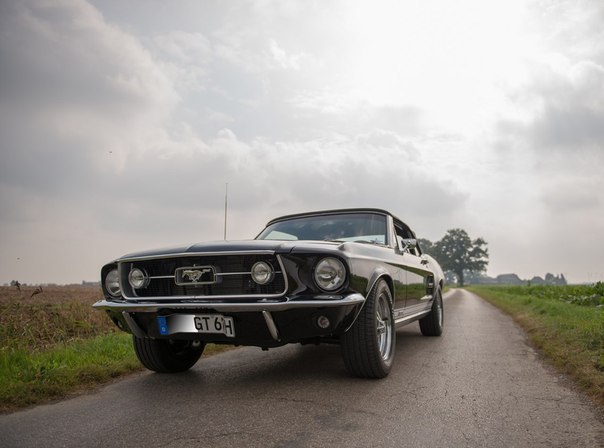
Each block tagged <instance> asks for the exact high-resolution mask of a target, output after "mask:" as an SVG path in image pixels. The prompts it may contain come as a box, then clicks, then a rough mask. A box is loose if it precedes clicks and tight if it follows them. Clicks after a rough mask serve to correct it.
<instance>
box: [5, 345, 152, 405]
mask: <svg viewBox="0 0 604 448" xmlns="http://www.w3.org/2000/svg"><path fill="white" fill-rule="evenodd" d="M138 370H141V366H140V364H139V362H138V360H137V359H136V356H135V354H134V351H133V350H132V340H131V336H130V335H127V334H125V333H121V334H118V333H112V334H104V335H100V336H96V337H94V338H92V339H86V340H79V341H72V342H70V343H68V344H62V345H56V346H54V347H52V348H49V349H46V350H42V351H34V352H31V351H28V350H27V349H23V348H18V349H14V350H3V352H2V354H1V356H0V411H7V410H11V409H14V408H18V407H23V406H28V405H32V404H37V403H41V402H44V401H48V400H51V399H56V398H61V397H64V396H66V395H68V394H72V393H74V392H77V391H81V390H86V389H91V388H93V387H95V386H98V385H100V384H103V383H106V382H108V381H110V380H111V379H113V378H116V377H118V376H120V375H124V374H126V373H131V372H135V371H138Z"/></svg>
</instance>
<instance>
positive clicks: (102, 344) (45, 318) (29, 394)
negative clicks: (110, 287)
mask: <svg viewBox="0 0 604 448" xmlns="http://www.w3.org/2000/svg"><path fill="white" fill-rule="evenodd" d="M30 289H31V290H33V288H30ZM30 295H31V291H30V290H28V289H25V288H22V291H17V290H16V289H15V288H7V287H0V412H10V411H14V410H17V409H19V408H23V407H26V406H31V405H34V404H40V403H45V402H48V401H49V400H56V399H60V398H64V397H66V396H69V395H72V394H74V393H78V392H82V391H88V390H93V389H94V388H96V387H98V386H100V385H102V384H106V383H107V382H109V381H111V380H113V379H115V378H118V377H120V376H123V375H126V374H129V373H132V372H136V371H140V370H142V369H143V368H142V366H141V364H140V363H139V361H138V359H137V358H136V355H135V354H134V349H133V347H132V336H131V335H130V334H127V333H123V332H121V331H119V330H118V329H117V328H116V327H115V325H114V324H113V323H112V322H111V320H110V319H109V318H108V317H107V316H106V315H105V314H104V313H102V312H99V311H96V310H93V309H92V304H93V303H94V302H95V301H96V300H98V299H100V297H101V296H100V291H98V290H97V289H95V288H90V287H78V286H69V287H48V288H44V293H43V294H39V295H36V296H33V297H31V296H30ZM230 348H231V346H222V345H220V346H218V345H214V344H208V345H207V346H206V348H205V350H204V356H210V355H212V354H216V353H219V352H222V351H225V350H229V349H230Z"/></svg>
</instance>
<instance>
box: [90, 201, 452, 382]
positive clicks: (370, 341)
mask: <svg viewBox="0 0 604 448" xmlns="http://www.w3.org/2000/svg"><path fill="white" fill-rule="evenodd" d="M443 281H444V276H443V272H442V270H441V268H440V266H439V265H438V263H437V261H436V260H434V259H433V258H432V257H430V256H428V255H426V254H423V253H422V252H421V248H420V247H419V245H418V243H417V239H416V236H415V234H414V233H413V231H412V230H411V229H410V228H409V227H408V226H407V225H406V224H404V223H403V222H402V221H401V220H400V219H398V218H397V217H395V216H393V215H392V214H390V213H388V212H386V211H384V210H379V209H369V208H368V209H344V210H329V211H321V212H312V213H300V214H296V215H288V216H283V217H280V218H276V219H273V220H272V221H270V222H269V223H268V224H267V225H266V228H265V229H264V230H262V232H260V234H259V235H258V236H257V237H256V238H255V239H254V240H249V241H220V242H210V243H203V244H194V245H191V246H184V247H176V248H171V249H164V250H155V251H147V252H139V253H134V254H129V255H126V256H123V257H121V258H118V259H117V260H115V261H113V262H111V263H108V264H106V265H105V266H103V268H102V269H101V285H102V289H103V295H104V300H101V301H99V302H97V303H95V304H94V307H96V308H97V309H100V310H105V311H106V312H107V314H108V315H109V317H110V318H111V319H112V320H113V322H114V323H115V324H116V325H117V326H118V327H119V328H120V329H121V330H124V331H126V332H128V333H131V334H132V336H133V337H132V339H133V345H134V351H135V353H136V355H137V357H138V359H139V360H140V362H141V363H142V364H143V365H144V366H145V367H146V368H148V369H150V370H153V371H155V372H161V373H171V372H181V371H184V370H187V369H189V368H191V367H192V366H193V365H194V364H195V363H196V362H197V361H198V360H199V358H200V356H201V354H202V352H203V349H204V347H205V345H206V344H207V343H217V344H232V345H252V346H258V347H262V348H263V349H268V348H272V347H278V346H281V345H284V344H289V343H302V344H307V343H312V344H317V343H336V344H339V345H340V347H341V354H342V358H343V360H344V365H345V367H346V369H347V370H348V371H349V372H350V373H351V374H352V375H355V376H359V377H365V378H383V377H385V376H387V375H388V373H389V372H390V370H391V368H392V364H393V360H394V353H395V343H396V329H397V328H399V327H400V326H402V325H406V324H409V323H411V322H415V321H419V327H420V330H421V332H422V334H423V335H425V336H440V335H441V333H442V331H443V301H442V288H443Z"/></svg>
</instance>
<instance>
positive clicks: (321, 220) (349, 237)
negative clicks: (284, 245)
mask: <svg viewBox="0 0 604 448" xmlns="http://www.w3.org/2000/svg"><path fill="white" fill-rule="evenodd" d="M256 239H259V240H290V241H291V240H315V241H356V242H363V243H374V244H386V217H385V216H384V215H378V214H373V213H347V214H340V215H316V216H306V217H302V218H293V219H288V220H284V221H278V222H275V223H273V224H271V225H270V226H268V227H267V228H266V229H264V230H263V231H262V233H260V235H258V237H257V238H256Z"/></svg>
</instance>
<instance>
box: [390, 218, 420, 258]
mask: <svg viewBox="0 0 604 448" xmlns="http://www.w3.org/2000/svg"><path fill="white" fill-rule="evenodd" d="M394 228H395V229H396V242H397V244H398V248H399V250H400V251H401V252H406V253H409V254H412V255H416V256H419V254H420V252H419V249H418V248H417V247H407V248H406V249H405V243H404V240H408V239H414V236H413V234H412V233H411V231H410V230H409V229H407V228H405V227H403V226H401V225H398V224H395V225H394Z"/></svg>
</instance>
